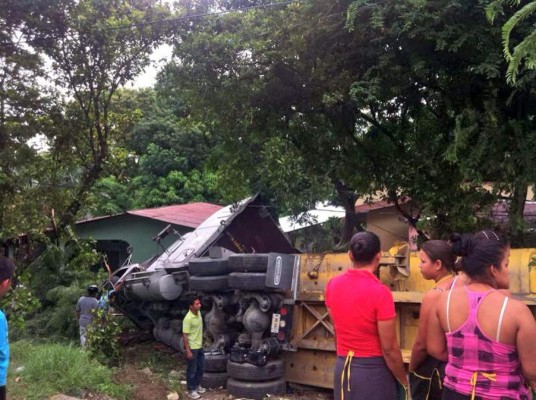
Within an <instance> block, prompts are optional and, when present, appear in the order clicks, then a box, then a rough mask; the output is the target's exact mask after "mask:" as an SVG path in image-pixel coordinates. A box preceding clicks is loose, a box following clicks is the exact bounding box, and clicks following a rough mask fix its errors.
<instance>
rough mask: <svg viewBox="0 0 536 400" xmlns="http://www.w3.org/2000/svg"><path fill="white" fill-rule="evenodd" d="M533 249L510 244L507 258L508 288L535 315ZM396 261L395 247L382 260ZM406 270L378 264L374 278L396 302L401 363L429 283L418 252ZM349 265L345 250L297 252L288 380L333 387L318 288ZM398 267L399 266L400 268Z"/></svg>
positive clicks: (329, 338)
mask: <svg viewBox="0 0 536 400" xmlns="http://www.w3.org/2000/svg"><path fill="white" fill-rule="evenodd" d="M533 257H535V258H536V249H512V250H511V253H510V259H509V269H510V285H511V287H510V290H511V292H512V294H513V295H514V296H516V297H517V298H519V299H520V300H522V301H523V302H524V303H525V304H527V305H529V307H531V310H532V311H533V314H535V315H536V266H530V267H529V263H530V261H531V259H532V258H533ZM396 261H400V258H397V256H396V252H391V254H385V255H384V257H383V258H382V263H383V264H387V263H394V262H396ZM407 262H408V263H409V266H408V268H407V270H408V271H409V275H408V276H406V275H407V272H406V275H405V274H404V273H401V271H400V269H397V267H396V266H389V265H387V266H382V267H381V268H380V273H379V277H380V279H381V281H382V282H383V283H384V284H386V285H387V286H388V287H390V288H391V290H392V292H393V299H394V300H395V303H396V311H397V318H396V325H397V336H398V339H399V343H400V345H401V348H402V354H403V358H404V362H409V358H410V353H411V347H412V346H413V342H414V340H415V336H416V334H417V329H418V325H419V309H420V303H421V302H422V298H423V295H424V293H426V291H428V290H429V289H431V288H432V287H433V286H434V282H432V281H426V280H424V279H423V278H422V275H421V273H420V270H419V263H420V260H419V255H418V252H410V253H409V256H408V258H407ZM349 267H350V261H349V259H348V255H347V254H346V253H326V254H302V255H300V270H299V282H298V287H297V293H296V305H295V306H294V318H293V319H294V322H293V329H292V333H291V344H292V346H293V347H294V349H295V350H296V351H295V352H286V353H285V355H284V358H285V360H286V362H287V373H286V378H287V380H288V381H290V382H295V383H300V384H305V385H313V386H320V387H326V388H330V387H333V377H332V373H333V366H334V363H335V359H336V355H335V341H334V336H333V325H332V323H331V321H330V319H329V316H327V310H326V307H325V304H324V290H325V287H326V284H327V283H328V282H329V280H330V279H331V278H333V277H334V276H337V275H339V274H341V273H343V272H344V271H345V270H346V269H348V268H349ZM402 272H404V271H402Z"/></svg>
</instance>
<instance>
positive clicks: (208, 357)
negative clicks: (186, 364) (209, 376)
mask: <svg viewBox="0 0 536 400" xmlns="http://www.w3.org/2000/svg"><path fill="white" fill-rule="evenodd" d="M228 361H229V354H210V353H205V371H207V372H225V371H227V362H228Z"/></svg>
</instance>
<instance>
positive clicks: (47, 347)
mask: <svg viewBox="0 0 536 400" xmlns="http://www.w3.org/2000/svg"><path fill="white" fill-rule="evenodd" d="M10 347H11V361H10V365H9V371H8V383H7V385H8V397H9V398H10V399H12V400H22V399H25V400H34V399H35V400H41V399H46V398H48V397H50V396H52V395H54V394H57V393H63V394H66V395H71V396H78V397H81V396H82V395H83V393H84V392H91V393H101V394H107V395H109V396H110V397H112V398H114V399H121V400H122V399H127V398H128V397H129V394H130V392H131V388H130V387H129V386H126V385H117V384H115V383H114V381H113V380H112V374H113V370H112V369H110V368H108V367H105V366H103V365H101V364H99V363H98V362H96V361H95V360H92V359H91V358H90V357H89V355H88V354H87V353H86V352H84V351H83V350H81V349H80V348H79V347H75V346H73V345H65V344H58V343H48V344H37V343H32V342H30V341H26V340H21V341H18V342H14V343H11V346H10ZM20 367H23V369H22V370H20V371H19V372H17V368H20Z"/></svg>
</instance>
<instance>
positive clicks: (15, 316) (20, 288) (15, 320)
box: [0, 271, 41, 332]
mask: <svg viewBox="0 0 536 400" xmlns="http://www.w3.org/2000/svg"><path fill="white" fill-rule="evenodd" d="M17 279H18V285H17V287H16V288H15V289H11V290H10V291H9V292H8V293H7V294H6V295H5V296H4V297H3V298H2V299H1V300H0V309H2V310H4V311H5V314H6V318H7V320H8V321H9V329H10V331H12V332H13V331H15V332H17V331H23V330H25V329H26V321H27V320H28V319H30V317H31V316H33V315H35V313H36V312H37V310H39V309H40V307H41V302H40V301H39V299H38V298H37V297H36V296H35V295H34V294H33V293H32V291H31V290H30V289H29V287H28V283H29V282H30V281H31V276H30V273H29V272H27V271H25V272H24V273H23V274H21V275H19V276H18V277H17Z"/></svg>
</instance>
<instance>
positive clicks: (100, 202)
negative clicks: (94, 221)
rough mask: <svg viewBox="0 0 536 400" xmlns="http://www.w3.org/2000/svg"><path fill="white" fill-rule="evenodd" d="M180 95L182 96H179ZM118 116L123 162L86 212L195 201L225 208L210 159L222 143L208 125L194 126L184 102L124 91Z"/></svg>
mask: <svg viewBox="0 0 536 400" xmlns="http://www.w3.org/2000/svg"><path fill="white" fill-rule="evenodd" d="M177 95H180V94H177ZM117 98H118V101H117V104H116V105H115V106H114V113H116V114H117V115H127V114H128V113H129V112H130V110H134V115H135V116H134V117H133V118H130V119H128V120H124V121H122V124H123V128H124V138H125V140H124V142H122V143H121V146H123V149H124V159H123V162H122V163H118V164H117V165H116V168H115V169H114V170H110V172H112V173H114V175H112V176H109V177H107V178H103V179H101V180H100V181H99V182H98V183H97V184H96V186H95V190H94V191H93V192H92V194H91V195H90V198H89V201H88V204H87V205H86V206H85V209H86V210H87V211H89V212H90V213H91V214H92V215H102V214H114V213H117V212H124V211H125V210H128V209H133V208H145V207H157V206H162V205H167V204H177V203H179V204H180V203H188V202H192V201H212V202H220V201H221V199H222V195H221V191H220V189H219V188H218V186H217V182H218V180H217V179H218V176H217V174H216V172H214V168H213V167H212V166H211V165H209V163H208V159H209V157H210V156H211V154H212V155H214V148H215V146H216V145H217V142H218V139H217V137H216V136H215V135H213V134H212V132H211V130H210V129H209V128H207V126H206V124H205V123H204V122H194V121H191V120H190V119H189V118H188V116H187V115H186V109H185V107H184V105H183V104H182V103H181V101H180V99H169V93H168V92H167V91H166V89H164V88H160V89H159V90H157V91H155V90H148V89H147V90H141V91H133V90H121V91H119V92H118V93H117Z"/></svg>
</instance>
